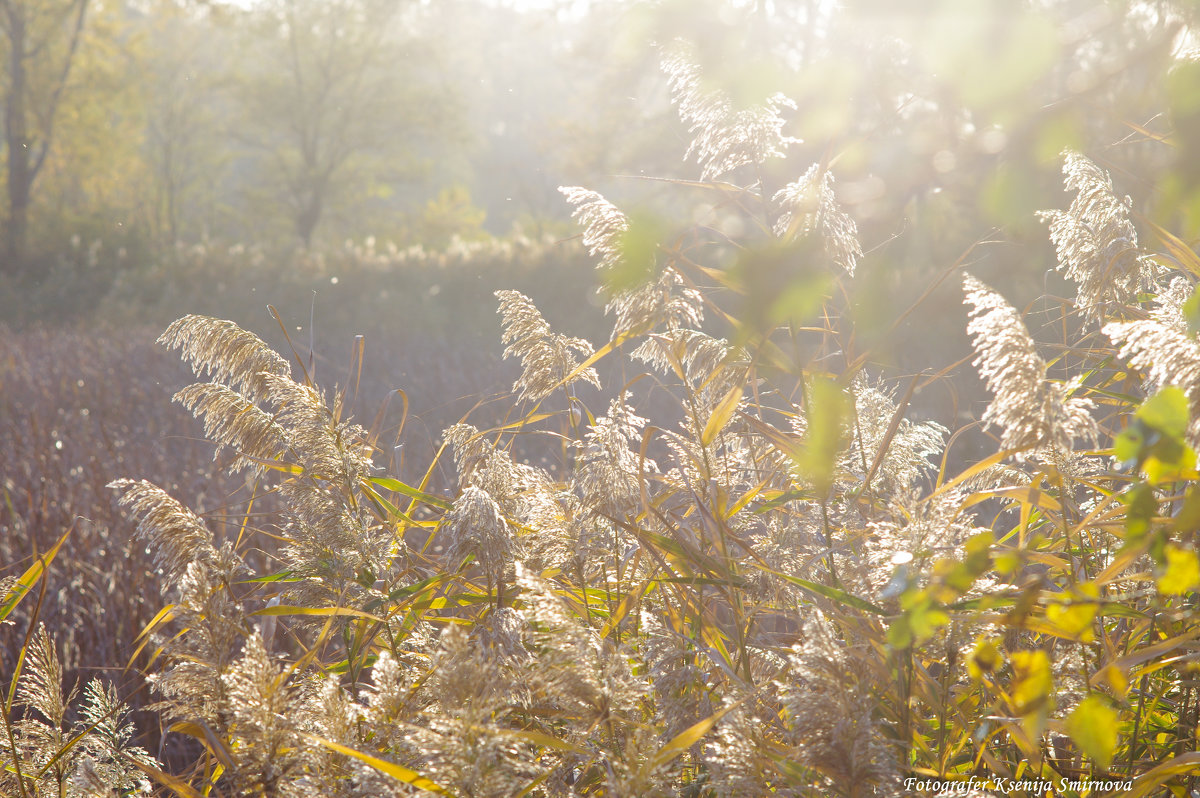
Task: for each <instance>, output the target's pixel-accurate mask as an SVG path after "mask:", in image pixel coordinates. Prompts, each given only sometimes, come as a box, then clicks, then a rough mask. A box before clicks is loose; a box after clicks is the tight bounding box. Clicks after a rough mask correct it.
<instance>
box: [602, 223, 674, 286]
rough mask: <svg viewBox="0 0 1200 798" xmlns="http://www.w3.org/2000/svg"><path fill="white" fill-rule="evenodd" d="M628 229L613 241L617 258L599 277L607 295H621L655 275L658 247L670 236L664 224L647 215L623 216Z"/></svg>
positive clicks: (643, 283)
mask: <svg viewBox="0 0 1200 798" xmlns="http://www.w3.org/2000/svg"><path fill="white" fill-rule="evenodd" d="M626 219H627V220H628V221H629V227H628V228H627V229H626V230H625V232H623V233H622V234H621V235H620V237H619V238H618V240H617V247H618V248H619V249H620V251H621V258H620V260H618V261H617V262H616V263H615V264H614V265H613V266H612V267H611V268H609V269H608V270H607V271H606V272H605V273H604V275H603V279H604V287H605V288H606V289H607V291H608V292H609V293H610V294H614V295H615V294H622V293H625V292H626V291H631V290H633V289H635V288H639V287H640V286H643V285H645V284H646V283H647V282H649V281H650V280H651V279H652V278H653V277H654V275H655V273H656V269H655V262H656V260H657V258H658V247H659V244H660V243H662V242H664V241H666V239H667V236H668V235H669V234H670V230H669V229H668V227H667V225H666V223H665V222H664V221H663V220H662V219H660V218H659V217H657V216H655V215H654V214H651V213H646V212H644V211H633V212H632V213H629V214H627V215H626Z"/></svg>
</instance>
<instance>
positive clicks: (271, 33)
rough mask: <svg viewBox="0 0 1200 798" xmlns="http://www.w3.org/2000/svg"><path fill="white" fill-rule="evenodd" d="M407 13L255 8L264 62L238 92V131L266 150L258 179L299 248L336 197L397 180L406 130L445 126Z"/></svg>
mask: <svg viewBox="0 0 1200 798" xmlns="http://www.w3.org/2000/svg"><path fill="white" fill-rule="evenodd" d="M408 8H410V6H408V5H407V4H403V3H397V2H395V1H394V0H332V1H330V0H276V2H273V3H267V4H264V5H263V6H262V7H261V8H260V9H258V10H257V12H256V13H258V14H260V15H261V17H260V23H261V25H260V27H259V31H258V33H259V36H260V39H259V43H260V45H262V47H263V49H262V52H263V56H264V62H263V63H260V64H258V65H257V66H256V69H257V72H256V74H254V75H252V76H251V78H250V81H249V83H248V85H247V87H246V91H245V92H244V94H243V99H244V101H245V107H246V111H247V113H248V119H247V123H246V126H245V129H244V130H243V131H241V132H240V135H241V137H242V138H243V139H244V140H245V141H246V142H247V143H248V144H251V145H252V146H253V147H255V148H256V149H258V150H260V151H262V152H265V153H267V154H268V162H267V164H266V169H265V170H266V171H267V176H266V177H267V182H268V184H269V185H270V186H271V188H272V190H273V191H274V192H275V193H276V196H281V197H282V199H283V200H284V202H285V204H286V206H287V209H288V212H289V215H290V218H291V221H292V225H293V227H294V231H295V234H296V236H297V237H298V238H299V239H300V241H301V242H302V243H303V244H304V245H305V246H306V247H307V246H309V245H310V244H311V243H312V240H313V235H314V233H315V231H316V229H317V226H318V225H319V224H320V222H321V220H322V218H323V216H324V215H325V214H326V213H327V211H328V210H329V209H330V208H331V207H332V206H333V204H334V200H335V199H336V200H339V201H341V202H342V203H345V202H347V201H352V200H353V199H354V196H353V194H354V193H357V194H358V195H359V197H362V196H363V195H365V194H367V193H369V187H370V185H371V183H372V182H373V181H381V180H382V181H384V182H386V181H387V180H388V179H389V178H391V179H396V178H397V177H399V175H398V174H397V172H398V170H397V164H398V163H399V164H400V165H403V160H404V155H405V154H406V148H407V147H409V146H411V144H412V139H413V137H414V134H419V133H421V132H425V131H429V130H432V129H438V128H439V127H444V112H445V108H446V106H445V103H444V101H443V100H442V99H441V98H440V97H439V96H438V94H437V93H436V92H435V91H434V90H433V89H431V88H430V87H429V82H430V81H429V80H428V75H423V74H422V73H421V66H420V63H421V61H424V59H420V61H419V60H418V58H416V57H415V56H416V55H417V54H418V53H417V51H418V47H417V43H416V41H415V37H410V36H409V35H408V33H407V30H406V25H407V23H408V22H409V21H410V18H409V17H408V15H407V14H406V10H407V9H408ZM421 55H425V54H421ZM389 172H390V174H389ZM352 188H353V189H357V191H355V192H352V191H350V189H352Z"/></svg>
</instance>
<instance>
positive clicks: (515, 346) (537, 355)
mask: <svg viewBox="0 0 1200 798" xmlns="http://www.w3.org/2000/svg"><path fill="white" fill-rule="evenodd" d="M496 297H497V298H498V299H499V300H500V313H501V315H502V318H503V324H504V335H503V339H502V340H503V341H504V343H506V344H508V346H507V348H505V350H504V357H505V358H506V359H507V358H510V357H519V358H520V359H521V365H522V367H523V369H524V371H523V373H522V374H521V376H520V377H519V378H518V379H517V381H516V382H515V383H513V390H514V391H519V392H520V398H521V399H522V400H525V399H528V400H530V401H533V402H538V401H541V400H542V399H545V398H546V397H547V396H549V395H550V394H551V392H553V391H554V389H555V388H558V387H559V386H560V385H564V384H570V383H571V382H574V381H575V380H580V379H581V380H584V381H585V382H589V383H591V384H592V385H595V386H596V387H597V388H599V387H600V378H599V377H598V376H597V375H596V370H595V369H594V368H590V367H589V368H586V369H583V370H582V371H580V372H579V373H578V374H575V373H574V372H575V371H576V369H577V368H578V366H579V362H578V361H577V360H576V359H575V355H576V354H579V355H585V356H586V355H590V354H592V352H593V351H594V350H593V349H592V345H591V344H590V343H588V342H587V341H585V340H583V339H582V338H569V337H567V336H565V335H561V334H559V333H556V332H553V331H551V329H550V325H549V324H548V323H547V322H546V320H545V319H544V318H542V314H541V313H540V312H538V309H537V308H536V307H535V306H534V304H533V302H532V301H530V299H529V297H527V296H525V295H524V294H522V293H520V292H519V291H497V292H496Z"/></svg>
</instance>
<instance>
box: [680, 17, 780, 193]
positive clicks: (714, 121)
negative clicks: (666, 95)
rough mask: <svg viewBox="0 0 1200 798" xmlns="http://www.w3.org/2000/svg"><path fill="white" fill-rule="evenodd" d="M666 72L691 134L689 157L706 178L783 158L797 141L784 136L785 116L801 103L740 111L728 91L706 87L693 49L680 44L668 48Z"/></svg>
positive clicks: (775, 100) (776, 99) (774, 102)
mask: <svg viewBox="0 0 1200 798" xmlns="http://www.w3.org/2000/svg"><path fill="white" fill-rule="evenodd" d="M662 68H663V71H664V72H665V73H666V74H667V79H668V81H669V83H670V87H671V96H672V98H673V100H674V101H675V105H676V106H677V107H678V109H679V117H680V119H682V120H683V122H684V124H686V125H687V126H688V132H689V133H691V134H692V143H691V145H690V146H689V147H688V151H687V155H686V156H685V157H687V158H694V159H695V160H696V163H697V164H699V165H700V170H701V175H700V179H701V180H716V179H717V178H719V177H722V176H724V175H727V174H729V173H730V172H732V171H734V170H735V169H737V168H739V167H742V166H748V165H751V164H761V163H764V162H765V161H767V160H770V159H772V158H781V157H783V155H784V150H786V149H787V147H788V146H789V145H791V144H794V143H797V142H798V140H797V139H794V138H791V137H789V136H785V135H783V125H784V119H783V117H782V116H780V114H781V112H782V111H783V110H784V109H785V108H787V109H793V110H794V109H795V107H796V104H795V103H793V102H792V101H791V100H789V99H788V98H787V97H785V96H784V95H782V94H773V95H771V96H770V97H767V98H766V99H765V100H764V102H763V103H762V104H761V105H756V106H751V107H747V108H738V107H736V106H735V105H734V103H733V101H732V100H731V99H730V97H729V95H728V94H726V93H725V92H724V91H722V90H720V89H717V88H711V87H709V86H706V85H705V83H704V76H703V75H702V73H701V70H700V68H699V67H698V66H697V65H696V58H695V56H694V53H693V52H692V51H691V48H690V47H689V45H687V44H686V43H685V42H682V41H676V42H675V43H673V44H672V45H671V46H670V47H668V48H666V51H665V53H664V55H663V61H662Z"/></svg>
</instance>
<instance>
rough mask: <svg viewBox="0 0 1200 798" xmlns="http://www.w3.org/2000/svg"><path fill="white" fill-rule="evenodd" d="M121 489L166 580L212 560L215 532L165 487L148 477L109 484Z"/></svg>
mask: <svg viewBox="0 0 1200 798" xmlns="http://www.w3.org/2000/svg"><path fill="white" fill-rule="evenodd" d="M109 487H110V488H115V489H116V490H119V491H121V498H120V499H119V503H120V504H121V506H123V507H128V508H129V509H130V512H132V514H133V515H134V517H135V518H137V521H138V526H137V531H138V535H139V536H141V537H142V538H145V539H146V540H147V541H148V542H149V544H150V546H151V547H152V548H153V549H154V563H155V565H156V566H158V567H159V568H161V569H163V571H164V573H165V575H166V577H167V582H168V583H171V582H176V581H177V580H179V578H180V577H181V576H182V575H183V573H184V572H185V571H186V570H187V567H188V566H189V565H190V564H191V563H193V562H205V563H209V564H211V563H213V562H214V561H215V560H216V554H217V552H216V549H215V548H214V547H213V542H212V533H211V532H209V531H208V528H207V527H206V526H204V522H203V521H201V520H200V518H199V517H198V516H197V515H196V514H195V513H193V512H192V511H191V510H189V509H188V508H187V507H184V506H183V505H182V504H180V503H179V502H178V501H176V500H175V499H173V498H171V496H170V495H169V494H168V493H167V492H166V491H165V490H163V489H162V488H160V487H158V486H157V485H154V484H152V483H150V482H147V481H146V480H136V481H135V480H132V479H118V480H115V481H114V482H112V483H110V484H109Z"/></svg>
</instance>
